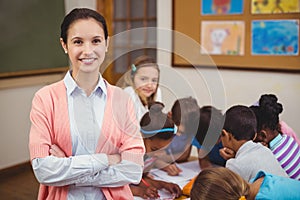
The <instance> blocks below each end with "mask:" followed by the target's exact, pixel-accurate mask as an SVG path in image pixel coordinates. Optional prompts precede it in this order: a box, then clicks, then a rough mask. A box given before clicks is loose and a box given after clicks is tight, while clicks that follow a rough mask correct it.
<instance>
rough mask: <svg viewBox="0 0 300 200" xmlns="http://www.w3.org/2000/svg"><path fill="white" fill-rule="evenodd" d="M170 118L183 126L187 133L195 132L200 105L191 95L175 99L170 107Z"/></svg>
mask: <svg viewBox="0 0 300 200" xmlns="http://www.w3.org/2000/svg"><path fill="white" fill-rule="evenodd" d="M171 112H172V120H173V121H174V123H175V124H176V125H177V126H179V125H181V124H183V125H184V126H185V132H186V133H187V134H192V135H193V136H194V135H195V134H196V132H197V130H198V125H199V118H200V107H199V106H198V103H197V100H196V99H194V98H192V97H186V98H181V99H177V100H176V101H175V102H174V104H173V106H172V108H171Z"/></svg>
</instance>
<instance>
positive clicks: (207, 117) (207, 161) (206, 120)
mask: <svg viewBox="0 0 300 200" xmlns="http://www.w3.org/2000/svg"><path fill="white" fill-rule="evenodd" d="M223 123H224V116H223V114H222V112H221V111H220V110H217V109H216V108H215V107H213V106H203V107H201V109H200V121H199V127H198V131H197V134H196V137H195V138H194V140H193V143H192V144H193V145H194V146H196V147H197V149H198V159H199V164H200V167H201V169H204V168H207V167H212V166H213V165H219V166H225V163H226V160H225V159H224V158H222V157H221V155H220V153H219V150H220V149H222V148H223V146H222V142H221V139H220V137H219V136H220V133H221V132H222V128H223Z"/></svg>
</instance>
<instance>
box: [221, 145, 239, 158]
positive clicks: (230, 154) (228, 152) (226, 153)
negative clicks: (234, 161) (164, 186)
mask: <svg viewBox="0 0 300 200" xmlns="http://www.w3.org/2000/svg"><path fill="white" fill-rule="evenodd" d="M219 151H220V155H221V156H222V158H224V159H225V160H229V159H230V158H234V157H235V152H234V151H233V150H232V149H230V148H227V147H224V148H222V149H220V150H219Z"/></svg>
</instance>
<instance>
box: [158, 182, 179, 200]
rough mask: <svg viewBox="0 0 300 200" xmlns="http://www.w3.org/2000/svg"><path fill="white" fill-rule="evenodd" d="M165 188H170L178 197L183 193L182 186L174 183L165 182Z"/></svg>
mask: <svg viewBox="0 0 300 200" xmlns="http://www.w3.org/2000/svg"><path fill="white" fill-rule="evenodd" d="M162 187H163V188H164V189H166V190H168V191H169V192H170V193H171V194H173V195H174V196H175V197H176V198H178V197H180V196H181V195H182V190H181V188H180V187H179V186H178V185H177V184H174V183H168V182H164V184H163V186H162Z"/></svg>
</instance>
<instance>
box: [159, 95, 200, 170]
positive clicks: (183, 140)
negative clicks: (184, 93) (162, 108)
mask: <svg viewBox="0 0 300 200" xmlns="http://www.w3.org/2000/svg"><path fill="white" fill-rule="evenodd" d="M199 109H200V108H199V106H198V103H197V100H196V99H194V98H192V97H186V98H181V99H177V100H176V101H175V102H174V104H173V106H172V108H171V112H170V113H169V115H170V116H171V117H172V120H173V121H174V123H175V124H176V126H177V127H178V131H177V133H176V135H175V137H174V138H173V140H172V142H171V144H170V145H169V146H168V147H167V149H166V150H165V151H164V152H163V153H162V155H161V156H160V157H163V159H159V160H157V161H156V167H158V168H161V169H162V170H164V171H166V172H167V173H168V174H169V175H171V176H176V175H178V174H179V173H180V172H181V169H180V168H178V167H177V165H176V164H174V162H185V161H187V160H188V158H189V156H190V152H191V148H192V146H191V143H192V139H193V138H194V136H195V134H196V132H197V130H198V125H199V116H200V113H199ZM170 163H173V164H170Z"/></svg>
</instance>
